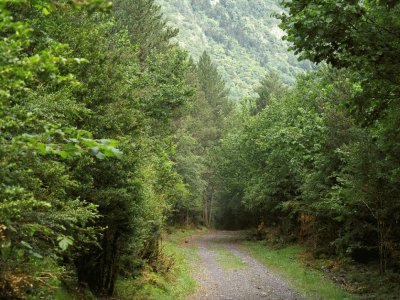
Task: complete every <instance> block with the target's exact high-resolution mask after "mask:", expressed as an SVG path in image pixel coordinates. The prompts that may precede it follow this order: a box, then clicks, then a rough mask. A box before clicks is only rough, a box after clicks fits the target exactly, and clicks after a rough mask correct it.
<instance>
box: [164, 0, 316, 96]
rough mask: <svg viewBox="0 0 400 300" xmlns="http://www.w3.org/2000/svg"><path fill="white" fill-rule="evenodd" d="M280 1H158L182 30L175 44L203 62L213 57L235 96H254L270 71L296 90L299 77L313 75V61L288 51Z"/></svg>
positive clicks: (174, 23) (169, 18) (168, 18)
mask: <svg viewBox="0 0 400 300" xmlns="http://www.w3.org/2000/svg"><path fill="white" fill-rule="evenodd" d="M279 2H280V1H278V0H263V1H260V0H257V1H248V0H220V1H208V0H207V1H205V0H158V1H157V3H159V4H161V6H162V11H163V12H164V13H165V17H166V19H167V20H168V21H169V22H168V23H169V24H171V25H172V26H175V27H177V28H179V34H178V36H177V38H176V41H177V42H178V43H179V44H180V45H181V46H182V47H183V48H184V49H187V50H189V51H190V53H191V54H192V55H193V56H194V57H195V58H198V57H200V55H201V54H202V52H203V51H207V52H209V53H210V56H211V58H212V59H213V61H215V63H216V65H217V67H218V70H219V72H220V74H221V75H222V77H223V79H224V80H225V81H226V84H227V87H228V88H229V91H230V97H231V99H233V100H236V101H238V100H239V99H240V98H242V97H249V96H254V95H255V93H254V86H256V85H257V83H258V82H259V81H260V80H261V78H262V77H263V75H264V74H265V72H266V71H268V72H276V73H279V74H280V75H281V78H282V81H283V82H284V83H286V84H290V85H292V84H293V83H294V82H295V77H296V75H297V74H300V73H303V72H304V71H305V70H311V69H312V64H311V63H310V61H308V60H303V61H298V60H297V59H296V56H295V55H294V54H293V53H292V52H288V51H287V48H288V45H289V44H288V43H287V42H286V41H284V40H282V39H281V37H282V36H283V35H284V32H283V31H282V30H281V29H280V28H279V27H278V24H279V21H278V20H277V19H276V18H275V17H274V16H273V15H274V14H276V13H281V12H282V11H283V8H282V7H281V6H280V5H279Z"/></svg>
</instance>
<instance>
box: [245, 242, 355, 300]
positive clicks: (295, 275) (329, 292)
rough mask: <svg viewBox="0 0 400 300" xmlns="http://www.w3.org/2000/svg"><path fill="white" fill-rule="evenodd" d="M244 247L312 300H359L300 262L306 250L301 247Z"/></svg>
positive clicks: (248, 244)
mask: <svg viewBox="0 0 400 300" xmlns="http://www.w3.org/2000/svg"><path fill="white" fill-rule="evenodd" d="M244 247H245V248H246V249H248V250H249V252H250V254H251V255H252V256H253V257H255V258H257V259H258V260H259V261H261V262H262V263H263V264H265V265H266V266H268V267H270V268H271V269H273V270H274V271H276V272H278V273H279V274H281V275H282V276H283V277H286V278H287V279H288V280H290V282H292V283H293V286H294V287H296V288H297V289H299V290H300V291H303V292H304V294H305V295H306V296H307V297H309V298H310V299H327V300H345V299H358V297H357V296H355V295H351V294H350V293H348V292H346V291H344V290H343V289H341V288H340V287H339V286H337V285H336V284H335V283H334V282H332V281H331V280H329V279H327V278H325V277H324V275H323V274H322V272H319V271H317V270H314V269H312V268H310V267H307V266H305V265H304V264H303V263H302V262H301V260H300V255H301V254H302V253H303V252H304V251H305V249H304V248H303V247H301V246H299V245H291V246H286V247H284V248H281V249H274V248H272V247H270V246H268V245H266V244H265V243H262V242H245V243H244Z"/></svg>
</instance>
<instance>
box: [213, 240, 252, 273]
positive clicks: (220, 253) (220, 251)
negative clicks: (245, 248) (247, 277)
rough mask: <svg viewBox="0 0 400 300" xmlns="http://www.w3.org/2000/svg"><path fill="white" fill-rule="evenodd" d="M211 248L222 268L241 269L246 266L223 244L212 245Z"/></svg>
mask: <svg viewBox="0 0 400 300" xmlns="http://www.w3.org/2000/svg"><path fill="white" fill-rule="evenodd" d="M212 250H213V251H214V252H215V253H216V254H217V262H218V264H219V265H220V266H221V267H222V268H223V269H224V270H227V271H229V270H242V269H244V268H247V267H248V266H247V264H246V263H245V262H244V261H243V260H241V259H240V257H238V256H236V255H235V254H233V253H232V252H231V251H230V250H228V249H226V248H225V247H223V246H216V247H213V248H212Z"/></svg>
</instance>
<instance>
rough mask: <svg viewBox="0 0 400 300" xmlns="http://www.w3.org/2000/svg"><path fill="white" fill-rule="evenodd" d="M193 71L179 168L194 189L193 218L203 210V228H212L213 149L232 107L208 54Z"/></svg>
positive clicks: (181, 128) (178, 158)
mask: <svg viewBox="0 0 400 300" xmlns="http://www.w3.org/2000/svg"><path fill="white" fill-rule="evenodd" d="M192 72H193V73H192V77H191V80H192V82H193V84H194V86H195V87H196V88H197V94H196V96H195V98H194V101H193V104H192V106H191V107H190V108H189V115H188V116H187V117H184V118H183V119H182V120H181V122H180V131H179V132H180V135H179V139H180V141H179V142H178V149H177V150H178V151H177V154H176V158H177V168H178V169H179V170H182V171H183V172H182V173H181V174H182V175H183V178H184V181H185V182H187V184H188V185H189V186H190V187H191V188H190V191H191V193H192V197H193V200H194V201H195V202H196V203H197V204H196V205H194V207H196V208H197V212H195V211H192V213H191V215H192V219H193V218H196V215H197V216H198V213H199V211H201V213H202V222H203V223H204V225H206V226H212V224H213V221H212V216H213V213H214V212H213V210H214V208H215V193H216V187H215V185H216V183H215V182H214V158H213V149H214V148H215V147H216V145H218V144H219V142H220V139H221V138H222V136H223V133H224V130H225V123H226V119H227V117H228V116H229V114H230V112H231V110H232V108H233V106H232V103H231V102H230V101H229V100H228V97H227V95H228V92H227V89H226V87H225V83H224V81H223V79H222V77H221V75H219V73H218V71H217V68H216V66H215V65H214V64H213V63H212V62H211V59H210V56H209V55H208V54H207V53H206V52H204V53H203V55H202V56H201V57H200V59H199V61H198V63H197V65H196V66H193V69H192ZM184 141H186V143H187V144H185V143H184ZM189 145H190V148H189V149H190V150H189V149H188V148H187V147H188V146H189ZM179 150H181V151H184V152H180V151H179ZM188 150H189V151H188ZM191 205H192V207H193V204H191ZM193 213H194V214H193Z"/></svg>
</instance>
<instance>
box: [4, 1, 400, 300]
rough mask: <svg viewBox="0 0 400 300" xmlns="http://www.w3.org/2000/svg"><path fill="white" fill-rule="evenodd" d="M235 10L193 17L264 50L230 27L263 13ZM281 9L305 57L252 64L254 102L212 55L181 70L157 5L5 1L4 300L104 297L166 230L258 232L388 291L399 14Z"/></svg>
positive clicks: (398, 267) (357, 5)
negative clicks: (358, 270) (382, 283)
mask: <svg viewBox="0 0 400 300" xmlns="http://www.w3.org/2000/svg"><path fill="white" fill-rule="evenodd" d="M170 2H171V3H173V2H172V1H170ZM233 2H234V1H223V0H221V1H220V2H219V3H217V4H215V5H212V4H210V3H208V2H207V1H204V5H203V6H201V5H200V3H203V2H201V1H191V4H190V5H192V7H194V6H196V5H197V6H199V5H200V6H201V7H200V6H199V7H198V9H197V11H201V12H203V13H204V14H203V17H204V18H211V17H210V16H209V14H212V13H215V16H213V18H219V17H221V16H229V18H228V17H227V19H225V21H226V24H230V26H232V28H231V30H232V35H235V36H236V38H235V39H237V40H235V42H234V43H239V41H240V40H241V39H243V41H242V44H243V45H244V44H246V45H247V44H251V45H253V46H251V47H250V48H248V49H250V50H249V51H250V52H251V51H258V52H259V53H261V52H265V51H267V50H266V48H265V47H266V46H265V45H266V43H264V38H263V37H260V36H259V35H256V34H255V32H256V31H251V32H247V33H246V34H243V35H241V34H239V32H238V31H237V30H236V29H238V28H239V27H240V26H239V23H235V22H231V21H229V20H230V18H233V16H237V18H238V22H239V20H242V18H243V15H245V14H246V13H247V10H248V9H251V8H253V9H254V11H253V12H252V14H257V13H258V14H259V18H260V19H263V18H264V17H265V12H264V11H263V9H262V8H264V7H265V5H268V3H269V1H265V2H263V1H255V3H256V4H257V5H259V6H257V5H256V4H255V6H252V7H249V6H246V4H248V3H247V2H246V1H237V3H236V5H237V6H233V4H232V3H233ZM174 3H175V2H174ZM182 3H183V2H182ZM171 5H172V4H171ZM271 5H272V4H271ZM274 5H276V4H275V2H274ZM282 5H283V8H282V9H280V10H278V11H277V14H276V16H275V17H276V18H278V19H280V21H281V24H280V25H279V26H280V28H281V30H283V31H284V32H285V33H286V36H284V37H283V39H285V40H286V41H288V43H289V45H291V46H290V50H292V51H293V52H294V53H295V54H296V55H298V56H299V57H300V59H302V60H304V62H303V63H291V62H289V61H291V59H292V58H294V54H287V55H286V56H285V57H286V58H282V57H281V56H279V55H278V56H279V57H281V58H282V59H283V60H285V59H288V60H287V61H285V63H283V62H282V61H281V59H279V60H272V62H271V61H269V60H266V61H264V62H262V63H260V65H258V66H257V68H261V67H262V68H263V70H264V71H263V72H264V76H263V78H262V79H261V80H260V82H259V84H258V85H257V86H255V87H254V90H253V92H252V93H253V94H254V95H255V96H253V97H248V95H249V93H248V91H247V90H246V89H244V90H243V94H241V96H244V97H243V98H242V99H241V100H240V101H237V100H235V101H234V100H233V99H232V98H230V97H231V95H232V94H230V92H229V88H228V86H232V84H233V83H232V82H226V81H225V80H226V79H229V80H230V79H231V78H232V77H229V76H226V75H224V74H223V72H221V73H219V72H218V70H221V68H222V69H223V67H221V65H220V63H221V60H218V59H216V60H215V61H213V60H212V59H211V57H214V56H217V55H216V52H213V51H210V52H211V53H212V54H213V55H210V54H208V53H207V52H204V51H202V52H201V53H194V54H193V57H194V58H192V57H191V56H190V54H189V53H188V52H187V51H186V50H184V49H183V48H181V46H179V44H178V43H177V40H179V36H177V34H178V30H177V29H175V28H173V27H171V26H170V25H169V23H168V22H167V20H166V19H165V17H164V16H163V14H162V9H161V7H160V6H158V5H157V4H156V3H155V2H154V0H114V1H113V3H108V2H105V1H103V0H82V1H81V0H79V1H78V0H73V1H64V0H57V1H51V0H4V1H2V2H1V3H0V32H1V37H2V39H1V40H0V51H1V56H0V99H1V102H0V106H1V109H0V129H1V130H0V164H1V168H0V299H26V298H29V299H43V298H46V299H63V298H60V294H61V293H69V294H70V295H78V296H77V297H78V298H81V299H91V298H90V297H103V296H111V295H113V294H114V292H115V283H116V280H117V279H118V278H120V277H123V278H136V277H137V276H139V274H140V273H141V270H143V269H144V268H151V269H153V270H155V271H157V267H158V261H159V260H160V259H161V258H162V257H163V255H162V245H161V242H162V235H163V232H164V231H165V230H166V229H167V228H168V227H170V226H183V225H202V226H206V227H209V228H211V227H217V228H223V229H243V228H257V227H258V234H259V237H260V238H263V239H271V240H276V241H279V242H284V243H291V242H301V243H305V244H307V245H308V246H309V247H310V249H311V251H312V252H313V253H314V255H316V256H321V255H324V256H335V257H340V258H343V259H347V260H348V261H353V262H354V261H355V262H358V263H362V264H364V265H367V264H368V265H371V266H372V267H376V268H377V270H378V271H379V272H380V276H382V278H385V280H386V283H389V282H394V283H395V284H396V283H397V284H398V282H399V278H400V275H399V274H400V103H399V99H400V72H399V70H400V59H399V58H400V19H399V16H400V3H399V2H398V1H369V0H368V1H341V0H339V1H322V2H321V1H314V0H307V1H305V0H292V1H283V3H282ZM197 6H196V7H197ZM223 8H226V9H228V8H229V9H231V10H227V11H228V12H229V13H228V12H227V13H226V14H225V13H222V12H220V11H219V9H221V10H222V9H223ZM235 12H237V13H238V12H240V14H239V13H238V14H235ZM203 17H202V18H203ZM214 20H215V19H214ZM265 20H266V21H265V22H264V23H260V24H258V23H257V19H251V22H250V21H249V22H250V23H246V24H247V25H248V26H250V25H249V24H252V26H253V27H255V28H257V30H260V31H262V30H264V28H267V27H268V26H271V24H272V23H269V22H271V21H270V19H269V17H268V18H266V19H265ZM218 22H220V24H222V22H223V20H222V19H218ZM273 24H274V25H273V26H276V24H277V21H273ZM210 28H211V27H210ZM213 28H214V29H213V30H217V31H215V32H214V31H213V32H214V33H213V34H215V35H216V34H217V33H218V32H219V31H218V30H219V29H221V28H222V27H213ZM235 28H236V29H235ZM241 28H242V29H243V28H245V27H243V26H242V27H241ZM225 29H226V30H228V29H229V28H228V27H226V28H225ZM225 29H224V30H225ZM210 30H211V29H210ZM283 31H282V32H283ZM222 32H223V31H222V29H221V35H220V38H221V39H223V40H224V39H225V35H223V34H222ZM224 32H225V31H224ZM267 36H269V35H267ZM216 39H217V38H216ZM247 39H250V40H247ZM185 42H186V43H187V41H185ZM229 43H232V41H231V40H229ZM276 45H278V44H277V43H276ZM279 45H281V46H279V47H283V46H282V45H288V44H286V43H282V44H279ZM192 47H195V48H196V45H194V46H192ZM210 47H213V46H212V45H210ZM224 47H225V46H224ZM257 47H259V48H257ZM220 48H221V47H216V49H217V50H215V51H220V50H218V49H220ZM234 48H235V49H239V48H236V47H234ZM224 49H228V50H226V51H233V50H232V49H231V50H229V48H224ZM257 49H258V50H257ZM224 51H225V50H224ZM235 51H236V50H235ZM238 51H239V50H238ZM268 51H270V52H271V53H273V51H275V50H274V48H269V50H268ZM279 51H280V50H279ZM239 52H240V51H239ZM250 52H248V53H250ZM240 53H241V54H243V63H244V64H247V62H246V60H247V57H248V55H249V54H248V53H247V54H246V53H244V52H240ZM253 54H254V55H255V57H260V56H258V55H256V53H253ZM235 55H236V54H235ZM237 55H238V54H237ZM234 57H235V59H236V60H237V62H238V65H237V68H238V69H240V68H242V67H240V66H239V61H240V58H241V57H242V56H234ZM265 57H269V56H268V55H266V56H265ZM226 59H227V60H228V59H232V58H229V55H227V56H226ZM310 62H312V63H315V64H316V66H317V67H316V68H315V70H310V71H309V72H308V73H304V74H300V75H298V76H297V77H296V79H290V80H291V81H292V82H293V84H287V83H288V82H289V81H288V80H289V79H288V76H294V75H295V74H296V73H297V71H295V70H292V69H293V68H300V66H306V68H309V66H311V64H310ZM278 66H281V67H282V68H288V66H290V68H289V69H290V70H292V71H293V72H292V71H290V72H286V71H285V70H283V69H282V68H280V67H278ZM246 70H248V69H246ZM246 70H244V71H243V73H242V76H247V73H246V72H247V71H246ZM224 72H226V70H225V71H224ZM234 74H236V73H234ZM231 75H232V74H231ZM235 76H236V75H235ZM256 77H257V76H252V77H251V78H238V79H235V80H242V81H243V82H247V83H251V82H253V80H254V78H256ZM293 78H294V77H293ZM224 79H225V80H224ZM234 84H237V83H234ZM237 86H238V87H240V89H241V88H242V87H243V85H240V84H237ZM240 89H238V90H236V91H235V93H239V91H240ZM250 94H251V93H250ZM237 97H238V94H235V95H234V98H237ZM383 276H385V277H383ZM67 298H68V296H67Z"/></svg>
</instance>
